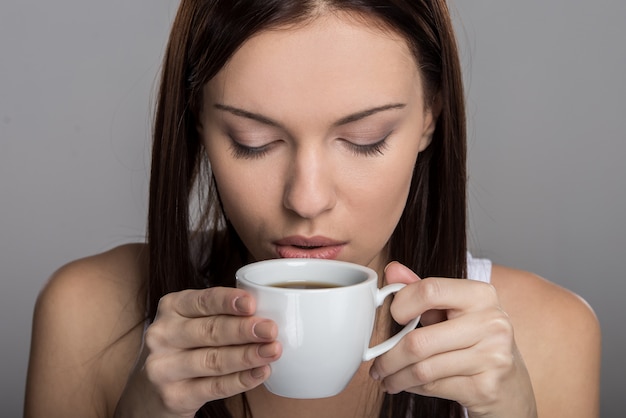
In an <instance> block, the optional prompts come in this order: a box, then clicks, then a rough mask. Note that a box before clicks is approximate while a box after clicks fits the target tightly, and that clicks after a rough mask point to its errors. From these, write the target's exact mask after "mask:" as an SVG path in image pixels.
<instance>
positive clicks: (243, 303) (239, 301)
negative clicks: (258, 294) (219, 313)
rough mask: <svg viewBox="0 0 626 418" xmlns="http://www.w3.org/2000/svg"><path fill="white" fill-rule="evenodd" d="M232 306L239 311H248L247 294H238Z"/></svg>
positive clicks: (248, 300)
mask: <svg viewBox="0 0 626 418" xmlns="http://www.w3.org/2000/svg"><path fill="white" fill-rule="evenodd" d="M234 306H235V309H236V310H237V311H238V312H240V313H243V314H247V313H250V299H249V298H248V297H247V296H239V297H237V298H235V301H234Z"/></svg>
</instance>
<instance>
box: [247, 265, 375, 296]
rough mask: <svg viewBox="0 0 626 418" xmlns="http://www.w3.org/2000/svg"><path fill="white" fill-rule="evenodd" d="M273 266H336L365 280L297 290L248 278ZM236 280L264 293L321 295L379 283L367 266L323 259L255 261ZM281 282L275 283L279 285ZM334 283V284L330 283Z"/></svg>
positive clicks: (373, 272)
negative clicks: (351, 271)
mask: <svg viewBox="0 0 626 418" xmlns="http://www.w3.org/2000/svg"><path fill="white" fill-rule="evenodd" d="M272 265H283V266H284V265H287V266H289V267H300V266H302V265H313V266H314V265H326V266H334V267H343V268H349V269H351V270H357V271H359V272H361V273H363V274H364V276H365V279H364V280H361V281H359V282H358V283H353V284H346V285H342V286H338V287H329V288H320V289H297V288H289V289H285V288H278V287H272V286H271V284H270V283H267V284H262V283H258V282H256V281H254V280H252V279H250V278H249V277H246V275H247V274H249V273H250V272H251V271H254V270H258V269H260V268H266V267H267V266H272ZM235 279H236V282H237V283H240V282H242V283H245V284H246V286H249V287H253V288H258V289H264V291H274V292H281V293H284V292H285V291H286V290H288V291H289V292H297V293H300V292H306V293H320V292H337V291H341V289H349V288H354V287H358V286H368V285H369V283H371V282H372V281H373V282H375V283H377V282H378V274H377V273H376V272H375V271H374V270H373V269H371V268H369V267H367V266H362V265H360V264H356V263H351V262H348V261H341V260H328V259H321V258H274V259H268V260H261V261H255V262H252V263H250V264H246V265H245V266H242V267H240V268H239V269H238V270H237V271H236V273H235ZM279 282H280V281H275V282H273V283H279ZM329 283H333V282H329Z"/></svg>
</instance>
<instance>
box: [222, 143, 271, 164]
mask: <svg viewBox="0 0 626 418" xmlns="http://www.w3.org/2000/svg"><path fill="white" fill-rule="evenodd" d="M269 148H270V145H263V146H262V147H246V146H245V145H241V144H240V143H239V142H237V141H235V140H233V139H231V150H232V153H233V157H234V158H239V159H248V160H254V159H257V158H261V157H263V156H265V154H267V152H268V151H269Z"/></svg>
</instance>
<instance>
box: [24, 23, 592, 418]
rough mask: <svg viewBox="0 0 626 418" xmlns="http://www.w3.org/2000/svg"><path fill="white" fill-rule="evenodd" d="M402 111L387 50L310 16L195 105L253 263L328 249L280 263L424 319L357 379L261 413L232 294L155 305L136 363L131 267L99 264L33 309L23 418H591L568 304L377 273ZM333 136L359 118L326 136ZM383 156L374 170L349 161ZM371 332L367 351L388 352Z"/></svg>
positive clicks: (416, 81)
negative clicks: (297, 262)
mask: <svg viewBox="0 0 626 418" xmlns="http://www.w3.org/2000/svg"><path fill="white" fill-rule="evenodd" d="M285 63H289V65H285ZM422 92H423V86H422V84H421V79H420V76H419V72H418V70H417V66H416V63H415V61H414V58H413V57H412V55H411V54H410V53H409V50H408V48H407V46H406V44H405V43H404V41H403V40H402V39H401V38H400V37H398V36H395V35H393V34H392V33H389V32H388V31H382V30H380V29H377V28H376V26H375V25H371V24H369V25H367V24H364V22H363V21H360V20H357V19H352V18H349V17H348V16H346V15H330V14H329V15H323V16H321V17H319V18H316V19H315V20H313V21H312V22H309V23H308V24H306V25H301V26H298V27H295V28H290V29H285V30H277V31H270V32H263V33H261V34H259V35H257V36H256V37H254V38H252V39H250V40H249V41H248V42H246V43H245V44H244V45H243V47H242V48H241V49H240V50H239V51H238V52H237V53H236V54H235V56H234V57H233V58H232V60H231V61H230V62H229V64H228V65H227V66H226V67H225V68H224V69H223V70H222V71H221V72H220V73H219V74H218V75H217V76H216V78H215V79H214V80H212V81H211V82H210V83H209V84H208V85H207V86H206V89H205V98H204V106H203V110H202V113H201V117H200V119H199V124H198V130H199V132H200V133H201V135H202V138H203V143H204V146H205V149H206V152H207V155H208V157H209V159H210V161H211V165H212V169H213V171H214V173H215V178H216V180H217V184H218V187H219V190H220V195H221V197H222V200H223V204H224V209H225V211H226V214H227V216H228V217H229V219H230V220H231V222H232V223H233V225H234V226H235V228H236V230H237V231H238V233H239V234H240V236H241V238H242V239H243V241H244V243H245V244H246V246H247V247H248V249H249V251H250V255H251V257H252V258H253V259H265V258H275V257H277V256H279V255H281V254H284V253H282V252H281V251H285V249H284V248H282V247H281V245H277V241H280V240H281V239H284V238H285V237H293V236H300V237H312V236H324V237H326V238H329V239H332V240H333V243H334V244H336V245H334V246H333V248H334V249H333V250H332V251H330V252H324V251H321V250H319V249H313V250H310V249H309V250H307V249H301V248H297V247H293V246H289V247H290V248H289V249H288V250H289V251H301V252H302V254H303V255H304V256H306V255H307V254H309V255H318V256H319V255H324V256H332V257H335V258H338V259H342V260H348V261H353V262H357V263H360V264H364V265H369V266H371V267H373V268H374V269H376V270H377V271H378V272H379V274H380V276H381V277H384V281H385V282H388V283H395V282H402V283H407V284H408V286H406V287H405V288H404V289H402V291H400V292H399V293H398V294H397V295H396V297H395V298H394V300H393V303H391V304H388V305H386V306H385V308H384V309H382V310H381V313H380V317H379V319H385V317H386V315H392V317H393V318H394V319H395V320H396V321H398V322H400V323H404V322H406V321H408V320H409V319H410V318H412V317H414V316H416V315H418V314H422V313H425V314H424V315H423V321H422V322H423V323H424V324H425V325H426V326H425V327H423V328H421V329H418V330H415V331H413V332H411V333H409V334H408V335H407V336H406V337H405V338H403V340H402V341H401V342H400V343H399V344H398V345H397V346H396V347H395V348H394V349H392V350H391V351H389V352H388V353H386V354H384V355H382V356H380V357H379V358H377V359H375V360H374V361H371V362H367V363H363V365H362V367H361V369H360V370H359V372H358V373H357V375H356V376H355V378H354V379H353V381H352V382H351V384H350V386H349V387H348V388H347V389H346V390H345V391H344V392H342V393H341V394H340V395H338V396H336V397H333V398H328V399H322V400H293V399H285V398H279V397H276V396H274V395H272V394H270V393H269V392H267V391H266V390H265V389H264V387H263V386H262V385H261V383H262V382H263V381H264V380H265V379H266V378H267V377H268V375H269V373H270V370H269V367H268V365H269V364H270V363H271V362H272V361H275V360H276V359H277V358H279V357H280V354H281V347H280V344H279V343H278V342H277V341H275V337H276V335H277V329H276V326H275V324H273V323H272V322H270V321H268V320H265V319H263V318H258V317H256V316H254V311H255V301H254V299H252V298H251V297H250V296H249V295H247V294H246V293H245V292H244V291H242V290H240V289H230V288H212V289H204V290H186V291H182V292H177V293H172V294H169V295H166V296H165V297H164V298H162V300H161V302H160V304H159V309H158V313H157V317H156V318H155V321H154V322H153V323H152V324H151V325H150V326H149V327H148V329H147V331H146V334H145V344H144V346H143V348H142V347H141V336H142V331H143V329H142V328H143V324H141V321H142V316H143V312H144V306H142V303H141V302H139V303H138V301H142V300H144V298H142V297H141V295H140V296H139V298H137V294H138V293H139V289H140V286H141V283H143V281H144V280H145V266H146V259H145V255H144V248H143V246H141V245H131V246H124V247H119V248H116V249H114V250H112V251H110V252H107V253H104V254H100V255H97V256H94V257H90V258H87V259H84V260H79V261H76V262H73V263H71V264H69V265H68V266H66V267H64V268H63V269H61V270H60V271H58V272H57V273H56V274H55V275H54V276H53V278H52V279H51V280H50V282H49V283H48V285H47V286H46V287H45V289H44V290H43V291H42V293H41V295H40V297H39V299H38V302H37V305H36V310H35V319H34V325H33V348H32V353H31V362H30V367H29V376H28V384H27V396H26V409H25V411H26V412H25V415H26V416H27V417H39V416H47V417H55V416H58V417H62V416H84V417H90V416H94V417H95V416H116V417H130V416H133V417H142V416H146V417H147V416H150V417H191V416H193V415H194V413H195V411H196V410H197V409H198V408H199V407H200V406H201V405H202V404H203V403H204V402H206V401H210V400H213V399H219V398H228V405H229V407H230V408H231V410H232V411H233V412H234V413H235V415H236V416H238V415H240V414H241V411H240V410H239V409H238V408H239V407H238V405H239V396H238V394H240V393H242V392H244V391H245V392H247V396H248V399H249V401H250V404H251V407H252V409H253V412H254V416H255V417H266V416H267V417H270V416H271V417H283V416H284V417H289V416H295V415H296V414H297V416H299V417H317V416H327V417H333V416H337V417H342V416H354V415H355V414H356V415H357V416H376V414H375V413H374V412H372V411H375V409H376V408H377V407H379V402H380V400H381V399H382V397H381V394H382V391H388V392H391V393H395V392H399V391H412V392H415V393H420V394H424V395H428V396H438V397H445V398H449V399H455V400H458V401H459V402H460V403H462V404H463V405H464V406H465V407H466V408H468V410H469V415H470V416H471V417H507V418H511V417H513V418H514V417H535V416H541V417H555V416H567V417H592V416H597V414H598V381H599V356H600V354H599V353H600V348H599V341H600V335H599V326H598V323H597V320H596V318H595V316H594V315H593V312H592V311H591V309H590V308H589V307H588V306H587V305H586V304H585V303H584V302H583V301H582V300H581V299H580V298H578V297H577V296H575V295H574V294H572V293H571V292H569V291H566V290H565V289H563V288H560V287H558V286H556V285H554V284H552V283H549V282H547V281H545V280H543V279H541V278H539V277H537V276H534V275H532V274H529V273H526V272H521V271H517V270H512V269H508V268H505V267H500V266H495V267H494V269H493V272H492V284H484V283H480V282H476V281H471V280H454V279H448V278H428V280H421V279H420V278H419V277H418V276H417V275H416V274H415V273H414V272H411V271H410V270H409V269H407V268H406V267H404V266H402V265H400V264H399V263H396V262H392V263H390V264H388V262H389V261H390V260H388V259H387V256H386V251H385V246H386V243H387V240H388V238H389V236H390V235H391V233H392V231H393V228H394V227H395V224H396V222H397V219H398V217H399V216H400V214H401V211H402V208H403V206H404V203H405V199H406V195H407V190H408V185H409V182H410V176H411V170H412V167H413V164H414V162H415V158H416V156H417V154H418V153H419V152H420V151H422V150H423V149H424V148H425V147H427V146H428V145H429V142H430V137H431V134H432V130H433V128H434V122H435V120H436V117H437V106H436V101H435V102H434V103H435V105H434V106H426V105H425V103H426V102H427V101H426V100H425V99H424V97H423V93H422ZM302 98H306V100H302ZM383 108H384V109H383ZM372 109H374V110H375V111H372V112H369V113H368V114H367V115H365V116H364V114H363V112H364V111H367V110H372ZM251 116H252V117H251ZM350 116H352V118H351V119H355V116H359V117H357V118H356V120H352V121H351V122H349V123H341V122H346V118H347V117H350ZM269 121H271V123H268V122H269ZM384 137H386V138H387V139H386V143H385V146H383V147H382V148H380V152H378V151H374V152H372V151H371V150H370V151H365V152H364V150H366V148H364V147H368V146H370V147H371V145H372V144H374V143H376V142H378V141H380V140H381V139H382V138H384ZM233 140H235V141H236V142H233ZM242 146H244V147H248V148H250V147H253V148H254V149H253V150H252V151H251V150H250V149H244V148H241V147H242ZM250 152H252V154H250ZM373 220H375V221H373ZM283 247H284V246H283ZM281 248H282V249H281ZM320 251H321V252H320ZM70 323H71V324H72V326H71V327H68V326H67V324H70ZM385 323H386V321H384V320H379V321H378V322H377V328H376V335H375V336H374V338H373V339H374V340H377V339H381V338H384V337H385V336H386V335H388V330H387V329H386V327H385V326H384V325H383V324H385ZM137 324H139V325H137ZM129 329H131V332H129V333H128V332H127V331H128V330H129ZM120 336H122V337H121V338H120ZM138 353H139V357H138Z"/></svg>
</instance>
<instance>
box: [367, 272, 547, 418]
mask: <svg viewBox="0 0 626 418" xmlns="http://www.w3.org/2000/svg"><path fill="white" fill-rule="evenodd" d="M385 277H386V280H387V282H388V283H398V282H401V283H407V284H408V285H407V286H406V287H405V288H404V289H402V290H401V291H400V292H398V293H397V294H396V296H395V298H394V300H393V302H392V304H391V314H392V316H393V318H394V319H395V320H396V321H397V322H399V323H406V322H408V321H409V320H410V319H411V318H414V317H416V316H417V315H419V314H422V313H424V314H422V321H421V322H422V324H423V325H424V326H423V327H422V328H418V329H416V330H414V331H412V332H411V333H409V334H407V335H406V336H405V337H404V338H403V339H402V340H401V341H400V342H399V343H398V345H397V346H396V347H394V348H393V349H392V350H390V351H389V352H388V353H386V354H384V355H382V356H380V357H378V358H377V359H376V360H375V362H374V364H373V366H372V368H371V371H370V374H371V375H372V377H374V378H375V379H378V380H382V385H383V387H384V389H385V390H386V391H387V392H389V393H397V392H401V391H407V392H413V393H417V394H420V395H424V396H433V397H439V398H445V399H452V400H455V401H457V402H459V403H460V404H462V405H463V406H464V407H466V408H467V409H468V413H469V416H470V417H494V418H495V417H507V418H513V417H525V418H526V417H536V406H535V399H534V394H533V389H532V385H531V382H530V378H529V376H528V372H527V370H526V366H525V365H524V361H523V359H522V357H521V355H520V353H519V352H518V350H517V347H516V344H515V339H514V336H513V326H512V324H511V322H510V320H509V318H508V316H507V314H506V313H505V312H503V311H502V309H501V308H500V303H499V300H498V295H497V294H496V291H495V288H494V287H493V286H491V285H489V284H486V283H481V282H477V281H473V280H458V279H444V278H428V279H427V280H420V279H419V278H418V277H417V276H416V275H415V274H414V273H413V272H412V271H411V270H409V269H408V268H407V267H405V266H403V265H401V264H400V263H397V262H394V263H391V264H390V265H388V266H387V269H386V270H385Z"/></svg>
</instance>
